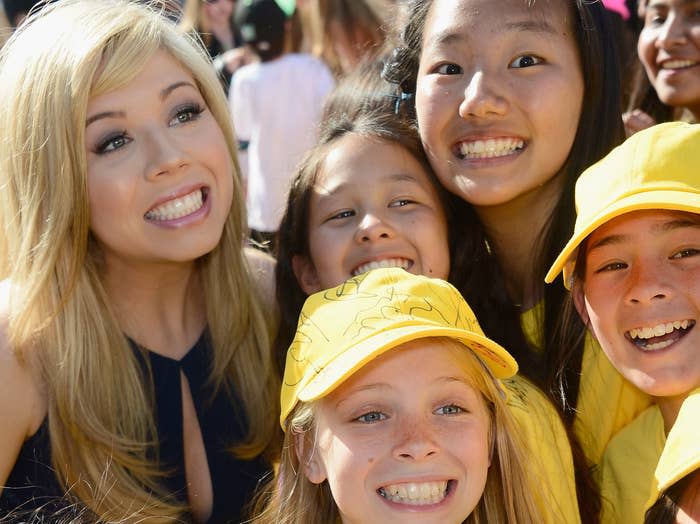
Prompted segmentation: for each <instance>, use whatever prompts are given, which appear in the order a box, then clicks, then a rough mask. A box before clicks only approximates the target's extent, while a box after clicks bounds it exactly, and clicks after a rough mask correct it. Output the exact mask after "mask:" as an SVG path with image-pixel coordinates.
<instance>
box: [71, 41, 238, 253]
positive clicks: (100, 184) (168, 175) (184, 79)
mask: <svg viewBox="0 0 700 524" xmlns="http://www.w3.org/2000/svg"><path fill="white" fill-rule="evenodd" d="M85 146H86V150H87V151H86V153H87V180H88V184H87V185H88V195H89V204H90V227H91V231H92V233H93V235H94V236H95V238H96V239H97V241H98V243H99V244H100V246H101V248H102V250H103V252H104V253H105V258H106V261H107V263H109V261H110V260H113V259H122V260H123V261H128V262H129V263H133V262H136V263H144V262H146V263H162V262H178V261H191V260H194V259H195V258H197V257H200V256H202V255H204V254H206V253H208V252H209V251H211V250H212V249H214V247H215V246H216V245H217V243H218V242H219V239H220V237H221V233H222V231H223V227H224V223H225V222H226V218H227V216H228V213H229V210H230V207H231V201H232V195H233V182H232V176H233V163H232V159H231V156H230V153H229V150H228V147H227V145H226V141H225V138H224V135H223V133H222V131H221V128H220V127H219V125H218V123H217V122H216V120H215V118H214V116H213V115H212V113H211V111H210V110H209V108H208V107H207V104H206V101H205V100H204V97H203V96H202V94H201V92H200V91H199V88H198V87H197V83H196V81H195V80H194V78H193V77H192V75H191V73H190V72H189V71H187V70H186V69H185V68H183V67H182V66H181V65H180V64H179V63H178V62H177V61H175V60H174V59H173V58H172V56H170V55H169V54H168V53H166V52H165V51H158V52H157V53H156V54H155V55H154V56H153V57H152V58H151V59H150V60H149V61H148V62H147V64H146V65H145V67H144V69H143V71H141V72H140V73H139V74H138V75H136V76H135V77H134V78H133V79H132V80H131V81H130V82H128V83H127V84H126V85H124V86H122V87H120V88H118V89H116V90H114V91H111V92H108V93H106V94H103V95H99V96H96V97H93V98H91V99H90V101H89V104H88V111H87V122H86V130H85Z"/></svg>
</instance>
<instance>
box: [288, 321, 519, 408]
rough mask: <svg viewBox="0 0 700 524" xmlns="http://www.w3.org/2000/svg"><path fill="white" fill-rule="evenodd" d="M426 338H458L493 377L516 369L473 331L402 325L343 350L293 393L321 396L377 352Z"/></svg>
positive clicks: (312, 397)
mask: <svg viewBox="0 0 700 524" xmlns="http://www.w3.org/2000/svg"><path fill="white" fill-rule="evenodd" d="M426 337H449V338H454V339H457V340H459V341H460V342H462V343H463V344H464V345H465V346H467V347H469V348H470V349H471V350H472V351H474V353H476V354H477V355H478V356H479V357H480V358H481V360H482V361H483V362H484V364H486V366H487V367H488V368H489V370H490V371H491V373H493V375H494V376H495V377H496V378H508V377H511V376H513V375H515V373H517V371H518V364H517V362H516V361H515V359H514V358H513V357H512V356H511V355H510V353H508V352H507V351H506V350H505V349H503V348H502V347H501V346H499V345H498V344H496V343H495V342H493V341H492V340H490V339H488V338H486V337H483V336H481V335H478V334H476V333H472V332H470V331H466V330H462V329H453V328H447V327H438V326H405V327H400V328H396V329H391V330H389V331H385V332H380V333H377V334H376V335H374V336H372V337H370V338H367V339H366V340H364V341H363V342H362V343H360V344H357V345H355V346H352V347H351V348H349V349H348V350H346V351H344V352H343V353H341V354H340V355H338V356H337V357H336V358H335V359H333V360H332V361H331V362H329V363H328V364H326V365H325V367H324V368H323V370H322V371H321V372H320V373H319V374H318V375H316V376H315V377H313V378H312V379H311V380H310V381H309V383H308V384H306V385H305V386H304V387H302V388H301V389H300V390H299V392H298V393H297V398H298V399H299V400H301V401H303V402H308V401H311V400H315V399H317V398H320V397H323V396H325V395H327V394H328V393H330V392H331V391H333V390H334V389H335V388H337V387H338V386H340V384H342V383H343V382H344V381H345V380H347V379H348V378H349V377H350V376H351V375H352V374H353V373H355V372H356V371H357V370H358V369H359V368H361V367H362V366H364V365H365V364H366V363H367V362H369V361H371V360H373V359H375V358H377V357H378V356H379V355H381V354H383V353H385V352H387V351H389V350H390V349H393V348H395V347H396V346H399V345H401V344H403V343H405V342H409V341H411V340H416V339H420V338H426Z"/></svg>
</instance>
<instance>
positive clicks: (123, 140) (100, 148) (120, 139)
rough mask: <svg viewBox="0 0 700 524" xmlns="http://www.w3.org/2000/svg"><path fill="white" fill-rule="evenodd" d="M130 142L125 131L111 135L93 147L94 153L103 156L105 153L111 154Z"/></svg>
mask: <svg viewBox="0 0 700 524" xmlns="http://www.w3.org/2000/svg"><path fill="white" fill-rule="evenodd" d="M129 142H131V139H130V138H129V137H128V136H127V135H126V131H119V132H117V133H112V134H110V135H108V136H106V137H105V138H103V139H102V140H101V141H100V142H99V143H98V144H97V147H95V153H97V154H98V155H104V154H106V153H112V152H113V151H116V150H117V149H121V148H122V147H124V146H125V145H126V144H128V143H129Z"/></svg>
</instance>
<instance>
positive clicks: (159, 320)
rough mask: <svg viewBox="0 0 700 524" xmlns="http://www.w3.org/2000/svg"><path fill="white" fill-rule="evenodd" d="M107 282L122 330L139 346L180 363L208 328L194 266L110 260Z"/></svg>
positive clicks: (106, 265)
mask: <svg viewBox="0 0 700 524" xmlns="http://www.w3.org/2000/svg"><path fill="white" fill-rule="evenodd" d="M105 267H106V270H105V271H104V274H103V281H104V285H105V289H106V291H107V295H108V297H109V300H110V305H111V307H112V309H113V311H114V313H115V315H116V317H117V322H118V323H119V326H120V327H121V329H122V330H123V331H124V333H125V334H126V335H128V336H129V337H131V338H132V339H133V340H134V341H135V342H137V343H138V344H140V345H142V346H144V347H146V348H148V349H150V350H152V351H155V352H156V353H160V354H162V355H165V356H168V357H170V358H174V359H180V358H181V357H182V356H184V355H185V353H186V352H187V350H188V349H189V348H190V347H192V345H193V344H194V343H195V342H196V341H197V339H198V338H199V336H200V335H201V332H202V330H203V329H204V327H205V325H206V311H205V302H204V293H203V290H202V284H201V281H200V277H199V273H198V271H197V270H196V265H195V263H194V262H188V263H173V264H143V263H139V264H134V263H129V262H128V261H124V260H122V259H120V260H107V263H106V264H105Z"/></svg>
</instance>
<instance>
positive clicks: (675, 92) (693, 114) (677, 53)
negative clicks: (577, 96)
mask: <svg viewBox="0 0 700 524" xmlns="http://www.w3.org/2000/svg"><path fill="white" fill-rule="evenodd" d="M638 15H639V18H640V21H641V23H642V24H643V26H642V28H641V32H640V33H639V40H638V42H637V54H638V56H639V60H640V62H641V64H642V66H643V68H640V71H639V73H638V77H637V79H636V85H635V90H634V92H633V94H632V100H631V102H630V110H629V111H628V112H627V113H625V115H624V117H623V119H624V122H625V130H626V132H627V135H628V136H629V135H631V134H633V133H636V132H637V131H640V130H642V129H646V128H647V127H650V126H652V125H654V124H656V123H660V122H668V121H672V120H683V121H686V122H693V123H697V122H698V121H699V120H700V16H698V2H697V1H694V2H693V1H687V0H685V1H684V0H640V2H639V8H638Z"/></svg>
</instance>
